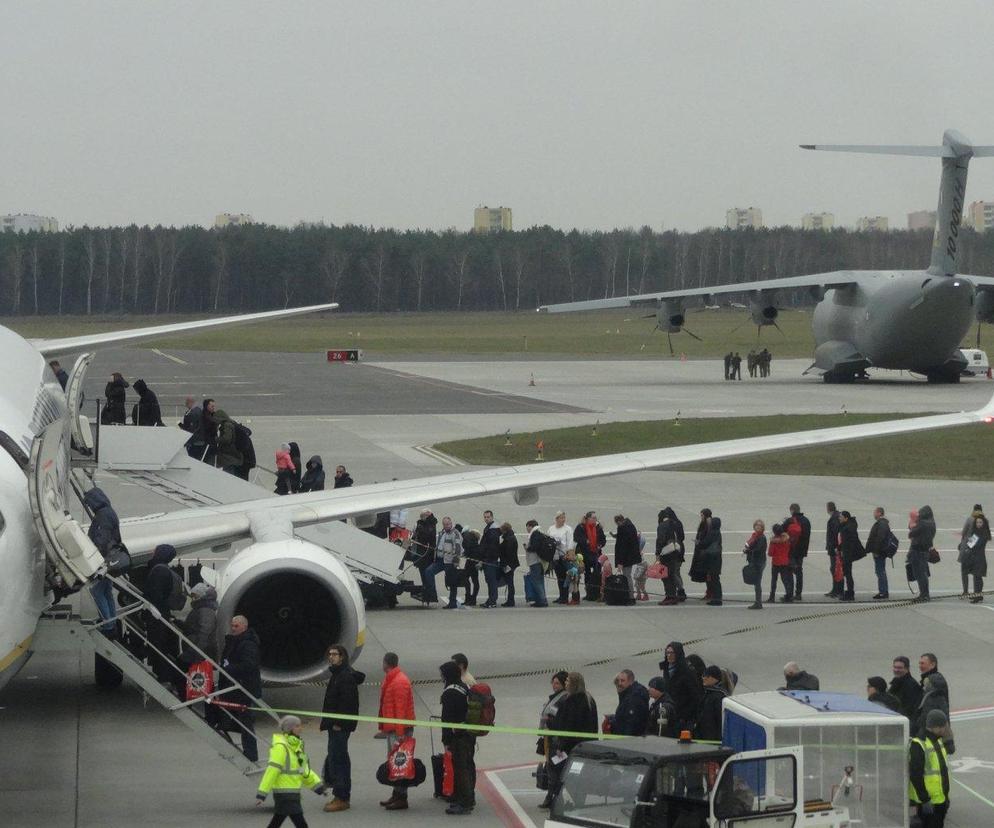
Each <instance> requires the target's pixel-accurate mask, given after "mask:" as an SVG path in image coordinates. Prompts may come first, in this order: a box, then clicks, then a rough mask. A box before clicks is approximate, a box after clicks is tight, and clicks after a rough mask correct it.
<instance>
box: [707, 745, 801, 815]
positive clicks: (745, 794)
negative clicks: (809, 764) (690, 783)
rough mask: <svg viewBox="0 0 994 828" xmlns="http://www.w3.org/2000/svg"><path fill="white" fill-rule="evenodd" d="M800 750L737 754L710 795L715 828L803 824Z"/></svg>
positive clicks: (727, 764)
mask: <svg viewBox="0 0 994 828" xmlns="http://www.w3.org/2000/svg"><path fill="white" fill-rule="evenodd" d="M802 772H803V767H802V759H801V748H799V747H794V748H778V749H776V750H752V751H747V752H745V753H737V754H735V755H734V756H733V757H732V758H731V759H729V760H728V761H727V762H725V764H724V765H722V768H721V771H720V772H719V773H718V778H717V780H716V782H715V786H714V789H713V790H712V792H711V822H710V824H711V825H712V826H715V828H793V826H798V828H799V826H800V825H801V824H802V820H803V815H804V802H803V800H802V797H801V792H800V787H799V781H800V780H801V779H802V778H803V777H802Z"/></svg>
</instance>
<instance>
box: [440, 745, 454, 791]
mask: <svg viewBox="0 0 994 828" xmlns="http://www.w3.org/2000/svg"><path fill="white" fill-rule="evenodd" d="M455 790H456V769H455V767H454V766H453V764H452V751H451V750H448V749H446V751H445V753H443V754H442V796H443V797H449V796H452V794H453V793H455Z"/></svg>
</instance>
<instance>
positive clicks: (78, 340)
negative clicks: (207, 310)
mask: <svg viewBox="0 0 994 828" xmlns="http://www.w3.org/2000/svg"><path fill="white" fill-rule="evenodd" d="M337 307H338V303H337V302H330V303H328V304H324V305H307V306H306V307H301V308H287V309H285V310H276V311H264V312H262V313H243V314H240V315H238V316H218V317H216V318H214V319H199V320H196V321H193V322H174V323H172V324H169V325H153V326H152V327H149V328H129V329H127V330H123V331H107V332H106V333H96V334H83V335H82V336H69V337H65V338H63V339H32V340H29V341H30V342H31V344H32V345H34V347H35V348H37V349H38V350H39V351H40V352H41V354H42V356H44V357H45V359H52V358H53V357H59V356H63V355H65V354H73V353H77V352H79V351H92V350H93V349H95V348H103V347H107V346H108V345H124V344H127V343H131V342H139V341H141V340H144V339H156V338H158V337H162V336H167V335H170V334H177V333H189V332H191V331H206V330H210V329H211V328H220V327H222V326H224V325H242V324H245V323H248V322H262V321H264V320H266V319H280V318H281V317H284V316H297V315H299V314H304V313H316V312H317V311H325V310H334V309H335V308H337Z"/></svg>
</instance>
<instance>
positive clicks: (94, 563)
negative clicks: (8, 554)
mask: <svg viewBox="0 0 994 828" xmlns="http://www.w3.org/2000/svg"><path fill="white" fill-rule="evenodd" d="M67 387H68V386H67ZM68 481H69V428H68V423H67V422H66V421H65V420H57V421H56V422H54V423H51V424H50V425H49V426H48V428H46V429H45V430H44V431H43V432H42V433H41V434H39V435H38V436H37V437H36V438H35V440H34V443H33V444H32V446H31V460H30V462H29V464H28V496H29V498H30V501H31V516H32V517H33V518H34V522H35V527H36V528H37V530H38V534H39V536H40V537H41V540H42V543H43V544H44V545H45V552H46V553H47V555H48V558H49V560H50V561H51V562H52V564H53V565H54V566H55V567H56V568H57V569H58V571H59V573H60V574H61V575H62V577H63V578H64V579H65V581H66V583H67V584H75V583H77V582H78V581H87V580H89V579H90V578H91V577H92V576H93V575H94V574H95V573H96V572H97V570H98V569H99V568H100V566H101V565H102V564H103V557H102V556H101V554H100V552H99V551H98V550H97V548H96V546H94V545H93V542H92V541H91V540H90V539H89V538H88V537H87V536H86V533H85V532H84V531H83V528H82V527H81V526H80V525H79V524H78V523H77V522H76V521H75V520H74V519H73V517H72V515H71V514H70V513H69V509H68V508H67V507H66V493H67V492H68V489H69V484H68Z"/></svg>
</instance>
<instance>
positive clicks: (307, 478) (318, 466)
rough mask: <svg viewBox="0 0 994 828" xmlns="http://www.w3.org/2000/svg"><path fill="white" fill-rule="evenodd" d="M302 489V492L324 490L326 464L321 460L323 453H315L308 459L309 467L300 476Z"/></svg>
mask: <svg viewBox="0 0 994 828" xmlns="http://www.w3.org/2000/svg"><path fill="white" fill-rule="evenodd" d="M300 491H302V492H323V491H324V464H323V463H322V462H321V455H320V454H315V455H314V456H313V457H311V459H310V460H308V461H307V468H306V469H305V470H304V474H303V476H302V477H301V478H300Z"/></svg>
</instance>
